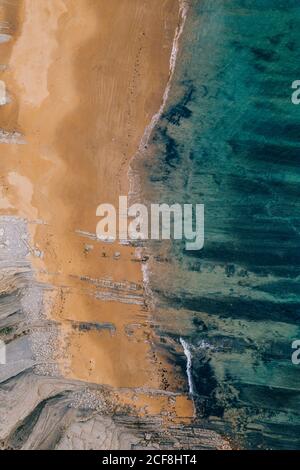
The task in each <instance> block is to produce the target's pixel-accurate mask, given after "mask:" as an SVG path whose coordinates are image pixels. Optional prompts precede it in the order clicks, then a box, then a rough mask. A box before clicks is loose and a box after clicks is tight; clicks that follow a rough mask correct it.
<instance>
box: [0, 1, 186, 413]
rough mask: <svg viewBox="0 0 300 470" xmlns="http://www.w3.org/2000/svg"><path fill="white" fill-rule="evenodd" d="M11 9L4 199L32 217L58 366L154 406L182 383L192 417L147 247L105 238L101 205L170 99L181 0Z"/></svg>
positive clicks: (6, 14)
mask: <svg viewBox="0 0 300 470" xmlns="http://www.w3.org/2000/svg"><path fill="white" fill-rule="evenodd" d="M1 16H2V18H3V19H4V20H5V18H6V19H7V18H8V19H9V24H10V25H13V28H12V29H13V30H12V31H11V33H12V38H11V40H10V41H8V42H7V43H6V44H5V45H1V51H2V52H1V63H2V62H3V63H7V64H8V66H7V68H5V69H3V70H2V72H1V80H2V81H3V82H4V83H5V85H6V93H7V96H8V97H9V101H10V102H9V103H7V104H6V105H5V106H2V107H1V109H0V113H1V128H2V129H3V130H4V131H5V136H4V137H3V136H2V145H1V151H2V153H3V155H4V156H5V158H1V188H0V189H1V204H0V209H1V215H15V216H19V217H22V218H25V219H26V220H27V221H28V224H29V228H30V234H31V239H32V244H33V246H34V249H33V250H32V255H31V262H32V265H33V266H34V270H35V276H36V279H37V281H38V282H39V283H40V284H41V285H43V286H44V293H45V294H44V310H45V312H44V313H45V315H46V316H47V317H48V318H49V319H51V320H54V321H55V322H56V323H57V325H58V327H59V332H60V339H59V346H58V347H57V350H56V353H55V358H54V359H55V360H56V361H58V363H59V368H60V372H61V374H63V376H64V377H66V378H68V379H76V380H82V381H86V382H89V383H94V384H103V385H107V386H110V387H113V388H114V389H116V390H117V389H118V390H121V392H119V394H118V397H120V399H121V400H123V399H124V400H125V401H126V402H127V401H128V396H129V397H131V396H132V394H131V393H130V390H141V396H140V398H139V400H140V401H141V405H140V409H144V408H145V406H146V407H148V408H149V409H153V410H154V411H153V413H154V414H156V413H159V412H161V411H162V409H164V410H166V409H167V408H168V406H169V405H168V400H166V399H165V398H164V396H163V395H161V398H160V399H159V400H158V398H157V396H159V393H160V392H161V393H165V392H176V393H178V406H177V407H176V406H175V408H176V409H177V410H179V411H178V413H177V411H176V412H175V414H177V415H178V416H181V417H182V418H183V419H185V418H186V417H191V416H192V414H193V406H192V403H191V401H190V400H189V399H188V397H187V395H185V394H184V393H183V392H182V391H183V390H185V389H186V377H182V374H180V373H179V371H178V370H176V368H174V366H173V365H171V364H170V361H169V360H168V357H167V356H166V355H165V354H163V353H162V352H161V351H159V352H158V351H157V350H156V348H155V347H154V337H153V335H154V334H155V333H154V328H153V324H152V319H151V312H150V311H149V309H148V308H147V306H146V304H145V298H144V289H143V276H142V269H141V260H140V259H139V258H138V256H137V253H136V251H135V249H134V248H133V247H131V246H126V245H120V244H119V243H115V244H109V245H108V244H105V243H102V242H99V241H97V240H96V238H95V230H96V224H97V217H96V208H97V207H98V205H99V204H101V203H112V204H115V205H117V201H118V197H119V195H126V194H127V193H128V189H129V180H128V169H129V163H130V160H131V159H132V157H133V156H134V155H135V154H136V152H137V150H138V147H139V144H140V142H141V139H142V137H143V135H144V132H145V129H146V127H147V126H148V125H149V123H150V122H151V119H152V117H153V115H155V114H156V113H157V112H158V110H159V109H160V107H161V105H162V102H163V95H164V91H165V89H166V86H167V84H168V80H169V77H170V57H171V53H172V46H173V41H174V37H175V32H176V28H177V27H178V25H179V23H180V21H181V18H180V14H179V4H178V2H176V1H174V0H151V8H149V1H147V0H122V1H120V0H111V1H110V2H106V1H105V0H52V1H51V2H41V1H39V0H25V1H15V2H11V5H9V6H7V5H6V6H5V7H4V4H1ZM173 60H174V58H173ZM147 390H151V391H154V392H155V393H156V394H157V393H158V395H155V397H154V398H153V395H151V394H150V393H147ZM122 396H123V398H122ZM130 400H131V399H130V398H129V405H130ZM157 400H158V401H159V404H158V405H157V403H156V402H157ZM172 406H173V405H172ZM173 408H174V406H173Z"/></svg>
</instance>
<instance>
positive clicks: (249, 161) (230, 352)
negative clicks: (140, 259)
mask: <svg viewBox="0 0 300 470" xmlns="http://www.w3.org/2000/svg"><path fill="white" fill-rule="evenodd" d="M297 79H298V80H300V1H299V0H197V1H194V2H193V7H192V9H191V11H190V16H189V19H188V21H187V24H186V28H185V32H184V35H183V45H182V50H181V53H180V56H179V59H178V66H177V70H176V74H175V78H174V82H173V88H172V92H171V95H170V99H169V103H168V106H167V108H166V110H165V114H164V116H163V118H162V119H161V121H160V123H159V125H158V126H157V128H156V130H155V132H154V135H153V138H152V140H151V144H150V146H149V152H148V157H147V158H146V159H145V160H144V161H143V164H142V166H143V168H142V172H143V174H144V181H143V187H144V193H145V194H144V196H145V197H146V198H147V199H148V200H149V201H151V202H166V203H173V202H178V203H183V202H185V203H191V202H193V203H204V204H205V216H206V222H205V247H204V249H203V250H201V251H198V252H187V251H185V249H184V245H183V244H182V243H178V242H176V243H173V244H172V246H171V247H169V248H168V247H167V248H165V247H164V248H162V247H161V246H160V247H159V246H158V245H155V246H154V247H153V248H152V249H153V258H152V261H151V263H150V265H149V266H150V269H151V276H150V285H151V288H152V292H153V296H154V298H155V310H156V315H157V320H158V323H159V325H160V327H159V329H160V335H161V336H164V337H165V338H166V339H165V347H166V348H169V350H170V353H171V354H173V360H174V361H177V362H178V363H179V364H180V365H181V367H182V368H184V367H185V361H184V358H183V357H181V356H178V355H176V353H175V349H176V348H174V347H173V346H172V341H173V342H175V343H176V344H178V341H179V337H180V336H181V337H184V338H185V340H186V341H187V342H188V344H189V347H190V351H191V354H192V357H193V362H192V364H193V366H192V376H193V381H194V389H195V403H196V406H197V414H198V417H199V418H201V419H203V420H204V421H205V423H206V425H207V426H209V427H211V428H213V429H216V430H218V431H221V432H223V433H225V434H227V435H230V436H231V437H233V439H234V440H236V442H238V443H239V445H241V446H243V447H246V448H273V449H281V448H288V449H294V448H300V365H298V366H297V365H294V364H293V363H292V361H291V355H292V348H291V343H292V341H293V340H294V339H300V308H299V307H300V288H299V275H300V263H299V262H300V249H299V248H300V235H299V230H300V218H299V217H300V197H299V196H300V166H299V155H300V153H299V143H300V106H295V105H293V104H292V103H291V93H292V90H291V84H292V82H293V81H294V80H297ZM149 156H150V157H151V158H150V157H149ZM172 319H174V320H172Z"/></svg>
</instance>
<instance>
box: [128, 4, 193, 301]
mask: <svg viewBox="0 0 300 470" xmlns="http://www.w3.org/2000/svg"><path fill="white" fill-rule="evenodd" d="M187 12H188V4H187V1H186V0H179V16H180V21H179V24H178V26H177V28H176V31H175V35H174V39H173V45H172V51H171V55H170V68H169V79H168V83H167V86H166V88H165V91H164V94H163V99H162V104H161V106H160V108H159V110H158V111H157V113H155V114H154V115H153V116H152V119H151V121H150V123H149V124H148V126H147V127H146V129H145V132H144V134H143V137H142V139H141V141H140V145H139V148H138V152H137V154H135V156H134V157H136V156H137V155H141V154H142V153H143V152H144V150H145V147H146V146H147V144H148V141H149V139H150V136H151V133H152V131H153V129H154V128H155V126H156V124H157V123H158V121H159V119H160V117H161V116H162V113H163V111H164V108H165V106H166V104H167V101H168V97H169V92H170V88H171V82H172V78H173V75H174V71H175V66H176V61H177V55H178V49H179V40H180V37H181V35H182V32H183V29H184V25H185V22H186V18H187ZM134 157H133V158H134ZM128 179H129V185H130V188H129V196H131V197H133V196H134V195H137V194H138V195H139V194H140V193H141V184H140V178H139V175H138V174H137V173H136V172H134V171H133V170H132V167H131V165H129V170H128ZM142 273H143V283H144V288H145V292H146V295H147V294H148V295H149V294H150V287H149V268H148V265H147V263H143V265H142Z"/></svg>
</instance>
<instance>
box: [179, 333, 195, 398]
mask: <svg viewBox="0 0 300 470" xmlns="http://www.w3.org/2000/svg"><path fill="white" fill-rule="evenodd" d="M180 343H181V345H182V347H183V351H184V354H185V357H186V374H187V378H188V384H189V393H190V395H194V384H193V377H192V353H191V351H190V348H189V344H188V343H187V342H186V341H185V340H184V339H183V338H180Z"/></svg>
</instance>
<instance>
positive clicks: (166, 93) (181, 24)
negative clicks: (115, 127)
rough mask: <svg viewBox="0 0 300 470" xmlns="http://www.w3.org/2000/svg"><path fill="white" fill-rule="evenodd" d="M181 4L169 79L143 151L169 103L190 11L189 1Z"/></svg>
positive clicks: (147, 134)
mask: <svg viewBox="0 0 300 470" xmlns="http://www.w3.org/2000/svg"><path fill="white" fill-rule="evenodd" d="M179 4H180V9H179V15H180V21H179V24H178V26H177V28H176V31H175V36H174V40H173V46H172V52H171V56H170V69H169V70H170V72H169V80H168V83H167V86H166V88H165V91H164V94H163V100H162V104H161V106H160V108H159V110H158V111H157V113H156V114H154V115H153V116H152V119H151V121H150V123H149V124H148V126H147V127H146V129H145V132H144V135H143V137H142V140H141V142H140V145H139V151H140V152H142V151H143V150H144V148H145V147H146V145H147V143H148V141H149V138H150V136H151V133H152V131H153V129H154V127H155V126H156V124H157V123H158V121H159V119H160V117H161V115H162V113H163V110H164V108H165V106H166V104H167V101H168V97H169V92H170V88H171V82H172V78H173V75H174V71H175V66H176V61H177V55H178V48H179V40H180V37H181V35H182V32H183V28H184V25H185V21H186V17H187V11H188V6H187V2H186V1H185V0H179Z"/></svg>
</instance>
